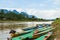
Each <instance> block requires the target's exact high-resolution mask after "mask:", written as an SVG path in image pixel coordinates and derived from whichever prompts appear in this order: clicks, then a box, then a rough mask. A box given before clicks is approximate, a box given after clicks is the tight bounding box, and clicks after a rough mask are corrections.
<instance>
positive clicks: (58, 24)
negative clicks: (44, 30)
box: [48, 18, 60, 40]
mask: <svg viewBox="0 0 60 40" xmlns="http://www.w3.org/2000/svg"><path fill="white" fill-rule="evenodd" d="M52 26H53V27H55V29H54V30H53V34H52V36H51V37H50V38H48V40H54V38H58V37H60V18H59V19H56V20H55V21H54V22H53V23H52ZM57 40H58V39H57Z"/></svg>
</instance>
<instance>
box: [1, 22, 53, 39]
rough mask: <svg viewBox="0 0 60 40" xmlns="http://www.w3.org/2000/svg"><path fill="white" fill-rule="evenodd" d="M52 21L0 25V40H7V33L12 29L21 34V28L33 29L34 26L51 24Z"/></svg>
mask: <svg viewBox="0 0 60 40" xmlns="http://www.w3.org/2000/svg"><path fill="white" fill-rule="evenodd" d="M52 22H53V21H49V22H14V23H6V22H5V23H0V40H7V37H8V36H9V31H10V30H11V29H14V30H16V31H20V32H22V30H21V29H22V28H26V27H33V26H35V25H36V24H51V23H52Z"/></svg>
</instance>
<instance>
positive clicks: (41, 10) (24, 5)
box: [0, 0, 60, 19]
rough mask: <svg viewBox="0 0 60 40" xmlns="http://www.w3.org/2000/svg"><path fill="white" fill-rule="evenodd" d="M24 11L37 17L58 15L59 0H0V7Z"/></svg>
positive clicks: (59, 11) (45, 17) (55, 16)
mask: <svg viewBox="0 0 60 40" xmlns="http://www.w3.org/2000/svg"><path fill="white" fill-rule="evenodd" d="M2 8H3V9H8V10H14V9H16V10H17V11H19V12H21V11H25V12H27V13H28V14H32V15H35V16H37V17H39V18H44V19H50V18H51V19H52V18H57V17H60V0H0V9H2Z"/></svg>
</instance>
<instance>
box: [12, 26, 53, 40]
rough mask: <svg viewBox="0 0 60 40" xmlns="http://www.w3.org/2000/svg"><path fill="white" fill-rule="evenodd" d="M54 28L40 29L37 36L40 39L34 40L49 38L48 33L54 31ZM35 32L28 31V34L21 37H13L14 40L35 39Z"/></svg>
mask: <svg viewBox="0 0 60 40" xmlns="http://www.w3.org/2000/svg"><path fill="white" fill-rule="evenodd" d="M53 29H54V28H52V27H51V26H50V27H43V28H38V30H39V32H38V33H37V35H40V36H39V37H38V38H35V39H34V40H44V38H45V36H48V32H50V31H52V30H53ZM34 30H35V29H32V30H28V31H27V32H26V33H22V34H20V35H19V36H16V37H13V38H12V40H24V39H26V38H33V34H34Z"/></svg>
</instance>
